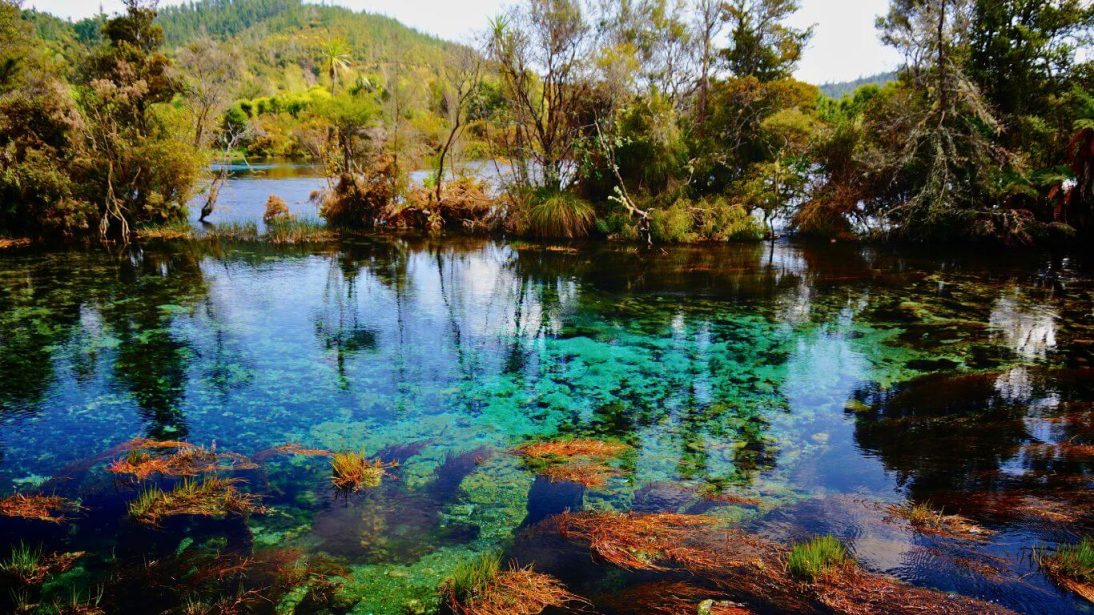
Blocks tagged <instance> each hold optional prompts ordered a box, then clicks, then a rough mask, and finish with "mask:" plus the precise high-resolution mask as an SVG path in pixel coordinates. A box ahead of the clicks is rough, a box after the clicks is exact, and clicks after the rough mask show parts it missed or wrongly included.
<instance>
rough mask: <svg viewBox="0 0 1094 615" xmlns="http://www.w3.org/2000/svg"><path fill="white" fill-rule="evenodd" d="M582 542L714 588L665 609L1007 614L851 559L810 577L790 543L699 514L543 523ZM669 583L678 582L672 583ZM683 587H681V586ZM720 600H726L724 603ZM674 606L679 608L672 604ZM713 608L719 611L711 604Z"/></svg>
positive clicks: (632, 565) (617, 560)
mask: <svg viewBox="0 0 1094 615" xmlns="http://www.w3.org/2000/svg"><path fill="white" fill-rule="evenodd" d="M540 527H541V528H542V529H545V530H548V531H550V530H554V531H558V532H559V533H560V534H562V536H564V537H566V538H569V539H571V540H575V541H578V542H580V543H584V544H585V545H587V546H588V548H589V550H590V551H591V552H593V553H594V554H596V555H597V556H598V557H599V558H600V559H602V560H604V561H606V562H608V563H610V564H612V565H615V566H617V567H619V568H623V569H626V570H637V571H676V572H679V571H685V572H687V573H690V574H692V575H694V576H695V579H696V582H697V583H699V582H701V583H702V584H704V585H710V586H712V587H714V588H717V589H715V590H713V591H712V590H702V589H701V588H699V589H700V591H693V588H682V590H681V591H678V592H677V593H676V594H672V593H669V594H668V595H667V596H665V599H666V600H667V603H666V604H667V606H666V608H667V609H670V610H667V611H666V610H662V611H657V610H651V611H650V612H651V613H660V612H679V613H688V612H696V611H697V604H696V603H695V602H692V601H691V600H692V598H699V599H702V600H715V602H708V603H707V606H710V607H711V608H712V609H713V608H714V607H715V606H718V607H720V608H721V607H724V608H726V609H729V610H728V611H726V612H728V613H741V612H747V610H744V611H742V610H740V609H741V608H742V607H741V606H740V605H738V604H736V603H735V602H733V601H744V602H747V603H748V604H754V605H757V606H758V607H762V608H761V610H765V611H777V612H816V611H817V610H819V609H818V605H823V609H820V610H830V611H831V612H834V613H845V614H847V615H866V614H867V613H871V614H881V615H884V614H887V613H893V614H895V613H925V614H929V615H930V614H936V613H937V614H942V613H954V614H958V615H965V614H969V615H971V614H972V613H986V614H995V613H1009V612H1010V611H1007V610H1006V609H1003V608H1000V607H997V606H995V605H992V604H989V603H985V602H981V601H979V600H975V599H972V598H965V597H961V596H951V595H949V594H945V593H942V592H937V591H933V590H928V589H921V588H916V587H912V586H910V585H906V584H903V583H900V582H899V581H897V580H896V579H892V578H889V577H884V576H882V575H876V574H872V573H869V572H865V571H862V570H860V569H858V568H857V567H856V566H855V564H854V562H852V561H847V562H846V563H845V564H843V565H840V566H838V567H836V568H834V569H832V570H829V571H827V572H825V573H824V574H821V575H819V576H818V577H817V578H816V579H814V580H812V581H808V580H798V579H795V578H793V577H791V576H790V574H789V573H788V571H787V559H788V549H787V548H786V547H785V546H783V545H780V544H778V543H775V542H773V541H771V540H768V539H765V538H761V537H758V536H753V535H749V534H745V533H744V532H741V531H739V530H734V529H723V528H720V527H718V526H717V524H716V521H715V520H714V519H712V518H710V517H704V516H701V515H695V516H691V515H677V514H650V515H639V514H624V513H604V512H581V513H564V514H562V515H558V516H557V517H554V518H553V519H551V520H548V521H546V522H544V523H543V524H542V525H541V526H540ZM669 589H672V588H671V587H670V588H669ZM676 589H677V590H680V589H681V588H676ZM717 600H721V602H718V601H717ZM673 608H676V609H678V610H676V611H672V610H671V609H673ZM711 612H714V613H716V612H719V611H717V610H712V611H711Z"/></svg>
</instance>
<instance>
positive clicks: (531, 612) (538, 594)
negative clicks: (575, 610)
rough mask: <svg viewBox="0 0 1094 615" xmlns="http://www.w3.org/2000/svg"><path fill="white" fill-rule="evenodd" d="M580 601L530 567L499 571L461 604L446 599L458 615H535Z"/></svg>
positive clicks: (556, 582)
mask: <svg viewBox="0 0 1094 615" xmlns="http://www.w3.org/2000/svg"><path fill="white" fill-rule="evenodd" d="M583 602H584V600H583V599H582V598H580V597H578V596H576V595H574V594H572V593H570V592H569V591H568V590H567V589H566V588H565V587H564V586H563V585H562V583H561V582H559V581H558V579H555V578H554V577H552V576H548V575H546V574H542V573H539V572H536V571H534V570H532V569H531V568H530V567H529V568H511V569H509V570H506V571H503V572H499V573H498V574H497V575H496V576H495V577H494V578H493V579H491V580H489V581H487V582H486V583H485V584H484V585H483V586H482V587H481V588H480V589H478V590H477V591H475V592H474V593H473V594H472V595H471V596H469V597H467V598H465V599H464V600H463V601H459V600H456V599H455V598H453V597H452V596H450V597H449V605H450V606H451V607H452V610H453V612H455V613H457V614H458V615H536V614H537V613H541V612H542V611H543V610H544V609H546V608H547V607H559V608H561V607H564V606H566V605H568V604H571V603H583Z"/></svg>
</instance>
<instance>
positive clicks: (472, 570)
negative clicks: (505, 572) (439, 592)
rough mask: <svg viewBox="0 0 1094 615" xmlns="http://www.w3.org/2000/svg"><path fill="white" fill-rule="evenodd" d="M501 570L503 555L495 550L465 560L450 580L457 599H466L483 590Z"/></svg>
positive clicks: (453, 572) (454, 571)
mask: <svg viewBox="0 0 1094 615" xmlns="http://www.w3.org/2000/svg"><path fill="white" fill-rule="evenodd" d="M500 571H501V556H500V555H498V554H497V553H494V552H490V553H483V554H482V555H480V556H479V557H477V558H475V559H473V560H470V561H466V562H463V563H461V564H460V565H458V566H456V569H455V570H453V571H452V577H451V579H450V580H449V583H450V584H451V588H452V593H453V594H454V595H455V596H456V598H457V599H459V600H466V599H467V598H468V597H470V596H473V595H475V594H476V593H478V592H479V591H481V590H482V589H483V588H484V587H485V586H486V584H487V583H489V582H490V581H492V580H493V579H494V577H496V576H498V572H500Z"/></svg>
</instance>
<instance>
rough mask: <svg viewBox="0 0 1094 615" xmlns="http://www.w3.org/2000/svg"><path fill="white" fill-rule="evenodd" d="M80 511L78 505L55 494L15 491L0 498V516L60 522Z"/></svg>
mask: <svg viewBox="0 0 1094 615" xmlns="http://www.w3.org/2000/svg"><path fill="white" fill-rule="evenodd" d="M79 511H80V505H79V504H78V503H76V502H73V501H71V500H66V499H65V498H62V497H60V496H56V495H27V494H23V493H16V494H14V495H9V496H8V497H6V498H3V499H0V516H4V517H18V518H20V519H35V520H38V521H48V522H50V523H61V522H63V521H65V520H66V519H67V518H68V517H69V515H71V514H73V513H77V512H79Z"/></svg>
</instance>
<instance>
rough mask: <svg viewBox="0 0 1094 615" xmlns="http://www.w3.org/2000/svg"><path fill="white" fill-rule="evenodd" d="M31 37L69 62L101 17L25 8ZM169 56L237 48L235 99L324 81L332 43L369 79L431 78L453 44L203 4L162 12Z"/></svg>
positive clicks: (261, 7) (280, 6)
mask: <svg viewBox="0 0 1094 615" xmlns="http://www.w3.org/2000/svg"><path fill="white" fill-rule="evenodd" d="M23 17H24V19H27V20H28V21H31V22H32V23H34V25H35V28H36V30H37V33H38V36H39V37H41V38H42V39H43V40H44V41H46V42H47V44H49V45H50V46H51V48H53V49H55V50H56V51H57V53H58V54H60V55H62V56H64V57H65V58H66V59H68V60H74V59H75V58H77V57H78V56H79V54H80V53H81V52H82V51H85V50H86V49H87V48H88V47H89V46H91V45H93V44H95V43H97V42H98V41H99V37H100V34H99V29H100V27H101V25H102V23H103V21H104V17H103V16H96V17H91V18H87V19H83V20H80V21H78V22H75V23H73V22H68V21H65V20H63V19H59V18H57V17H54V16H52V15H48V14H45V13H40V12H37V11H33V10H27V11H24V13H23ZM158 21H159V24H160V25H161V26H162V27H163V30H164V35H165V39H166V47H167V49H168V51H169V52H171V51H173V50H175V49H177V48H179V47H181V46H183V45H186V44H187V43H189V42H191V41H193V40H195V39H198V38H202V37H208V38H213V39H216V40H220V41H223V42H226V43H229V44H230V45H231V46H233V47H235V48H236V49H238V50H239V51H240V54H241V57H242V59H243V62H244V63H245V65H246V71H245V72H246V73H248V74H249V75H250V78H249V79H246V80H245V84H244V86H243V91H242V92H240V93H241V94H245V95H247V96H256V95H263V94H274V93H277V92H283V91H298V90H304V89H307V88H308V87H310V86H311V85H314V84H316V83H320V82H322V81H323V79H324V75H323V74H322V73H323V71H322V70H321V65H322V48H323V47H324V46H326V45H327V44H328V43H329V42H330V41H331V40H341V41H344V42H345V43H346V44H347V45H348V47H349V53H350V56H351V58H352V64H353V66H354V70H353V71H352V72H351V74H350V75H348V77H349V79H351V80H352V79H353V78H354V75H353V73H358V74H365V75H369V74H373V73H377V72H380V71H381V69H382V68H383V67H385V66H390V65H392V64H394V63H398V65H399V68H400V69H401V71H402V72H403V73H404V74H410V75H419V76H425V75H432V74H435V73H436V71H437V69H438V68H439V67H440V66H441V64H442V63H443V62H444V59H445V58H446V56H447V55H448V53H449V52H450V51H451V50H452V49H454V48H455V46H456V45H455V44H454V43H450V42H448V41H444V40H442V39H440V38H437V37H435V36H431V35H428V34H424V33H422V32H419V31H417V30H414V29H412V28H409V27H407V26H405V25H403V24H402V23H400V22H398V21H396V20H394V19H391V18H390V17H385V16H383V15H374V14H371V13H367V12H355V11H353V10H350V9H347V8H343V7H336V6H320V5H313V4H304V3H303V2H301V0H202V1H200V2H190V3H187V4H182V5H178V6H170V7H165V8H163V9H161V11H160V14H159V18H158Z"/></svg>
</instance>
